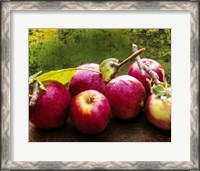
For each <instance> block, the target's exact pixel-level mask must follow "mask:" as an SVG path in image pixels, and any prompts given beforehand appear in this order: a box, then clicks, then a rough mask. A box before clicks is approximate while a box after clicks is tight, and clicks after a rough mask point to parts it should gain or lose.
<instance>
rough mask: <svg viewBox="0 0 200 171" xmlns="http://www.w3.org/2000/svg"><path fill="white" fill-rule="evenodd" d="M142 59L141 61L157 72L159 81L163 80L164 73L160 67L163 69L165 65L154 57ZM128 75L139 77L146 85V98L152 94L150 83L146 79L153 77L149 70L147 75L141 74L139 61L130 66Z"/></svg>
mask: <svg viewBox="0 0 200 171" xmlns="http://www.w3.org/2000/svg"><path fill="white" fill-rule="evenodd" d="M140 60H141V62H142V63H143V64H145V65H146V66H148V67H149V68H150V69H152V70H153V71H154V72H156V73H157V75H158V77H159V81H161V82H163V74H162V71H161V70H160V69H159V68H162V69H163V67H162V66H161V64H159V63H158V62H157V61H155V60H153V59H148V58H143V59H140ZM128 75H130V76H133V77H135V78H137V79H138V80H139V81H140V82H141V83H142V84H143V86H144V87H145V90H146V98H148V97H149V96H150V95H151V93H150V87H149V84H148V82H147V81H146V79H147V78H148V79H151V77H150V76H149V74H148V73H147V72H145V75H142V74H141V72H140V69H139V67H138V63H137V61H136V62H134V63H133V64H132V65H131V66H130V68H129V70H128Z"/></svg>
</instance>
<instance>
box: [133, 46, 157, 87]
mask: <svg viewBox="0 0 200 171" xmlns="http://www.w3.org/2000/svg"><path fill="white" fill-rule="evenodd" d="M137 51H138V47H137V45H136V44H134V43H133V44H132V52H133V53H135V52H137ZM135 59H136V61H137V63H138V66H139V68H140V71H141V74H142V75H144V71H146V72H147V73H148V74H149V75H150V77H151V78H152V81H153V82H154V83H155V84H159V83H160V81H159V77H158V74H157V73H156V72H154V71H153V70H152V69H151V68H149V67H148V66H147V65H145V64H143V63H142V62H141V59H140V56H139V55H137V56H136V58H135Z"/></svg>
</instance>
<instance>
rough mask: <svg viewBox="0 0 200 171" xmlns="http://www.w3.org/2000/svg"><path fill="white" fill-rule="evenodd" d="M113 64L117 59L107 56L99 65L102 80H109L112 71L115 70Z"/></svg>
mask: <svg viewBox="0 0 200 171" xmlns="http://www.w3.org/2000/svg"><path fill="white" fill-rule="evenodd" d="M115 64H118V59H116V58H108V59H106V60H104V61H103V62H102V63H101V64H100V65H99V68H100V71H101V73H102V76H103V79H104V81H110V80H111V78H112V75H113V73H114V72H115V71H116V70H117V67H116V65H115Z"/></svg>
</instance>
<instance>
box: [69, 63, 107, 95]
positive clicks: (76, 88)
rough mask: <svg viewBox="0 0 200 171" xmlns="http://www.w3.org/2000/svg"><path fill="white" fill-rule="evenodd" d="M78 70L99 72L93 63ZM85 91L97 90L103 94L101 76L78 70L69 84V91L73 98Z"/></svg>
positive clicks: (97, 66)
mask: <svg viewBox="0 0 200 171" xmlns="http://www.w3.org/2000/svg"><path fill="white" fill-rule="evenodd" d="M78 68H87V69H92V70H96V71H99V72H100V69H99V65H98V64H95V63H90V64H83V65H80V66H79V67H78ZM85 90H97V91H99V92H101V93H104V91H105V82H104V80H103V78H102V75H101V74H100V73H97V72H93V71H86V70H78V71H77V72H76V74H75V75H74V76H73V78H72V79H71V81H70V82H69V91H70V93H71V95H72V96H75V95H77V94H78V93H80V92H82V91H85Z"/></svg>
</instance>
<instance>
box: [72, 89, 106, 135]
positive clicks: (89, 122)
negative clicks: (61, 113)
mask: <svg viewBox="0 0 200 171" xmlns="http://www.w3.org/2000/svg"><path fill="white" fill-rule="evenodd" d="M70 118H71V121H72V123H73V124H74V126H75V127H76V128H77V129H78V130H79V131H80V132H82V133H85V134H97V133H100V132H102V131H103V130H105V128H106V127H107V124H108V122H109V119H110V105H109V102H108V100H107V99H106V97H105V96H104V95H103V94H102V93H100V92H98V91H96V90H86V91H83V92H81V93H79V94H77V95H76V96H75V97H74V98H73V99H72V101H71V103H70Z"/></svg>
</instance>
